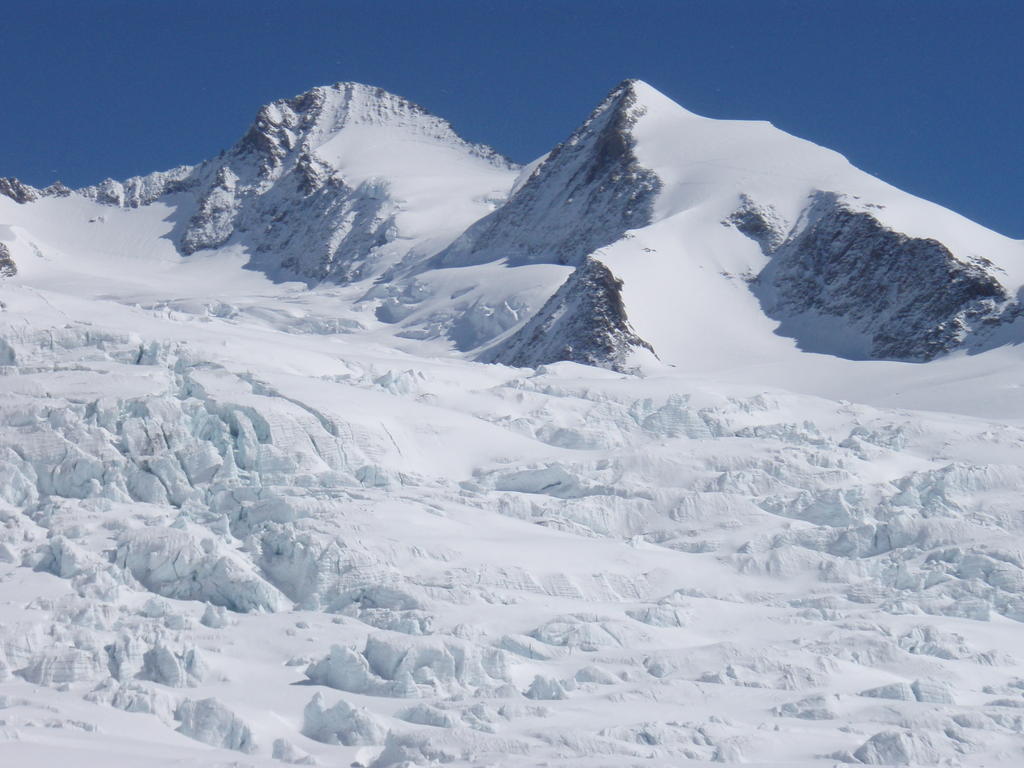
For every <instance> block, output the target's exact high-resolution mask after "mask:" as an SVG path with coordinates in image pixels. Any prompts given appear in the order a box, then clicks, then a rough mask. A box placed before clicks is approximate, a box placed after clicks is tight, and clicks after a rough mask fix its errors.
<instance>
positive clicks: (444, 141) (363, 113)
mask: <svg viewBox="0 0 1024 768" xmlns="http://www.w3.org/2000/svg"><path fill="white" fill-rule="evenodd" d="M365 128H373V129H374V133H373V136H374V142H373V144H384V145H388V144H390V143H392V142H394V141H396V140H401V139H402V138H405V139H407V140H408V139H412V140H416V141H419V142H423V143H429V142H436V143H438V144H441V145H446V146H449V147H451V148H457V149H459V150H464V151H467V152H469V153H470V154H473V155H475V156H478V157H480V158H486V159H487V160H489V161H491V162H493V163H494V164H495V165H497V166H502V167H505V168H508V167H511V165H512V164H511V163H510V162H509V161H508V160H506V159H505V158H503V157H501V156H500V155H499V154H498V153H496V152H495V151H494V150H493V149H491V148H490V147H486V146H483V145H479V144H471V143H469V142H467V141H465V140H464V139H462V138H461V137H460V136H459V135H458V134H457V133H456V132H455V130H454V129H453V128H452V126H451V124H450V123H448V121H447V120H444V119H442V118H440V117H437V116H436V115H432V114H431V113H430V112H428V111H427V110H426V109H424V108H423V107H421V106H419V105H418V104H414V103H413V102H411V101H409V100H408V99H405V98H403V97H401V96H398V95H396V94H393V93H390V92H388V91H385V90H384V89H382V88H377V87H374V86H370V85H364V84H362V83H353V82H344V83H335V84H334V85H325V86H318V87H316V88H312V89H310V90H308V91H306V92H304V93H301V94H299V95H298V96H294V97H292V98H289V99H279V100H277V101H274V102H272V103H270V104H267V105H266V106H264V107H263V108H262V109H261V110H260V111H259V114H258V115H257V117H256V120H255V122H254V123H253V125H252V127H251V128H250V130H249V132H248V133H247V134H246V137H245V139H243V144H247V145H248V146H251V147H253V148H256V149H263V150H270V151H280V150H284V151H288V150H292V149H297V148H301V149H303V150H305V151H317V150H322V149H323V150H325V151H324V152H323V153H322V156H323V157H324V159H326V160H328V161H329V160H331V159H332V158H333V159H337V155H338V151H339V148H338V146H335V145H337V144H339V143H346V142H347V143H352V139H353V136H352V135H351V134H357V129H365ZM342 134H346V136H345V140H344V141H342V142H339V138H340V136H341V135H342ZM360 149H362V150H366V149H367V147H361V148H360ZM381 154H382V155H384V154H386V150H385V152H382V153H381Z"/></svg>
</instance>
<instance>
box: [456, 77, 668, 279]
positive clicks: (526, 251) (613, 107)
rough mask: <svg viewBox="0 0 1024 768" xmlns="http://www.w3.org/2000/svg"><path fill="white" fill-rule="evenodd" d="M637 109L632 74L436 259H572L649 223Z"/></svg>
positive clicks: (655, 187) (650, 189) (648, 174)
mask: <svg viewBox="0 0 1024 768" xmlns="http://www.w3.org/2000/svg"><path fill="white" fill-rule="evenodd" d="M642 114H643V107H642V106H641V105H639V104H638V100H637V95H636V92H635V90H634V83H633V81H629V80H627V81H625V82H623V83H622V84H620V85H619V86H618V87H617V88H616V89H615V90H613V91H612V92H611V94H609V96H608V97H607V98H606V99H605V100H604V102H602V104H601V105H600V106H599V107H598V108H597V109H596V110H594V112H593V113H592V114H591V115H590V118H589V119H588V120H587V121H586V122H585V123H583V125H581V126H580V127H579V128H578V129H577V130H576V131H575V132H574V133H573V134H572V135H571V136H570V137H569V138H568V139H566V140H565V141H564V142H563V143H561V144H559V145H558V146H557V147H555V149H554V150H552V151H551V153H550V154H549V155H548V156H547V158H545V160H544V161H543V162H542V163H541V164H540V165H539V166H538V167H537V168H536V169H535V170H534V171H533V173H532V175H531V176H530V177H529V178H528V179H527V180H526V182H525V183H523V184H522V185H521V186H520V187H519V189H518V190H516V191H515V193H514V194H513V195H512V197H511V198H510V199H509V201H508V202H507V203H505V205H503V206H502V207H501V208H499V209H498V210H496V211H495V212H494V213H492V214H491V215H490V216H487V217H485V218H483V219H481V220H480V221H478V222H477V223H476V224H474V225H473V226H472V227H470V228H469V229H468V230H467V231H466V233H465V234H464V235H462V237H460V238H459V239H458V240H456V241H455V242H454V243H453V244H452V245H451V246H450V247H449V248H447V249H446V250H444V251H443V252H442V253H440V254H439V255H438V256H437V258H436V263H437V264H438V265H439V266H466V265H468V264H483V263H487V262H490V261H495V260H497V259H507V260H508V264H509V265H510V266H517V265H521V264H539V263H545V264H569V265H572V266H576V265H578V264H580V263H581V262H582V261H583V259H584V258H586V256H587V255H588V254H590V253H593V252H594V251H595V250H596V249H598V248H601V247H603V246H605V245H608V244H610V243H613V242H615V241H616V240H618V239H619V238H621V237H622V235H623V234H624V233H625V232H626V231H627V230H629V229H635V228H637V227H643V226H646V225H647V224H649V223H650V221H651V210H652V206H653V203H654V199H655V197H656V196H657V193H658V191H659V190H660V188H661V181H660V180H659V178H658V176H657V175H656V174H655V173H654V172H653V171H651V170H648V169H646V168H643V167H642V166H641V165H640V164H639V163H638V162H637V159H636V156H635V155H634V154H633V146H634V143H635V142H634V139H633V137H632V135H631V133H630V128H631V127H632V126H633V124H634V123H635V122H636V121H637V119H638V118H639V117H640V116H641V115H642ZM526 222H528V226H524V223H526Z"/></svg>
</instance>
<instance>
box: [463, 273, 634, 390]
mask: <svg viewBox="0 0 1024 768" xmlns="http://www.w3.org/2000/svg"><path fill="white" fill-rule="evenodd" d="M636 349H646V350H648V351H650V352H652V353H653V352H654V349H653V347H651V345H650V344H648V343H647V342H646V341H644V340H643V339H641V338H640V337H639V336H637V335H636V333H635V332H634V331H633V329H632V327H631V326H630V325H629V320H628V318H627V317H626V309H625V306H624V305H623V302H622V281H621V280H619V279H618V278H617V277H615V275H613V274H612V272H611V270H610V269H608V267H606V266H605V265H604V264H602V263H601V262H600V261H598V260H597V259H595V258H593V257H589V258H587V259H586V260H585V261H584V262H583V263H582V264H581V265H580V266H579V267H577V268H576V269H575V270H574V271H573V273H572V274H571V275H569V278H568V279H567V280H566V281H565V283H563V284H562V287H561V288H559V289H558V290H557V291H556V292H555V294H554V295H553V296H552V297H551V298H550V299H548V301H547V303H545V304H544V306H543V307H541V309H540V311H539V312H537V314H536V315H534V317H533V318H531V319H530V321H529V322H528V323H527V324H526V325H524V326H523V327H522V328H521V329H520V330H519V331H517V332H516V333H515V334H513V335H512V336H510V337H509V338H508V339H506V340H505V341H503V342H501V343H500V344H499V345H498V346H497V347H494V348H492V349H490V350H488V351H487V352H485V353H484V354H482V355H481V356H480V357H479V358H478V359H479V360H480V361H481V362H488V363H503V364H505V365H511V366H519V367H536V366H538V365H544V364H546V363H556V362H560V361H563V360H565V361H571V362H574V363H582V364H584V365H596V366H599V367H601V368H610V369H612V370H616V371H624V370H625V369H626V361H627V358H628V356H629V354H630V353H631V352H633V351H634V350H636Z"/></svg>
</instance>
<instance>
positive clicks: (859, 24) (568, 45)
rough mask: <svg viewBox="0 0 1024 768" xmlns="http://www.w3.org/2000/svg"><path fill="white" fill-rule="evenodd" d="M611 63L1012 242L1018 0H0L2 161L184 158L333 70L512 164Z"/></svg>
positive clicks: (33, 172)
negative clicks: (763, 124) (759, 124)
mask: <svg viewBox="0 0 1024 768" xmlns="http://www.w3.org/2000/svg"><path fill="white" fill-rule="evenodd" d="M625 77H639V78H641V79H644V80H646V81H648V82H649V83H651V84H652V85H654V86H655V87H657V88H659V89H660V90H662V91H663V92H664V93H666V94H667V95H669V96H670V97H672V98H673V99H675V100H676V101H678V102H679V103H681V104H682V105H683V106H685V107H687V108H688V109H691V110H693V111H695V112H698V113H700V114H705V115H709V116H712V117H729V118H750V119H763V120H770V121H771V122H773V123H774V124H775V125H777V126H779V127H780V128H783V129H785V130H787V131H789V132H791V133H794V134H796V135H798V136H802V137H804V138H808V139H811V140H812V141H816V142H818V143H819V144H824V145H826V146H829V147H831V148H833V149H836V150H838V151H840V152H842V153H843V154H845V155H846V156H847V157H849V158H850V159H851V161H853V163H854V164H856V165H858V166H860V167H861V168H863V169H865V170H867V171H870V172H871V173H874V174H875V175H877V176H880V177H882V178H883V179H885V180H886V181H889V182H891V183H893V184H896V185H897V186H900V187H903V188H904V189H907V190H908V191H911V192H913V193H915V194H918V195H921V196H922V197H927V198H930V199H932V200H935V201H936V202H939V203H942V204H943V205H947V206H949V207H951V208H953V209H955V210H957V211H959V212H961V213H963V214H965V215H967V216H969V217H971V218H973V219H976V220H978V221H980V222H982V223H983V224H986V225H988V226H990V227H992V228H994V229H996V230H999V231H1001V232H1003V233H1005V234H1008V235H1011V236H1014V237H1024V140H1022V135H1024V131H1022V127H1024V2H1021V0H962V1H957V2H953V1H951V0H897V1H888V2H882V1H881V0H843V1H842V2H840V1H839V0H758V1H756V2H755V1H754V0H749V1H748V0H744V1H742V2H741V1H739V0H705V1H703V2H685V1H684V0H677V1H675V2H669V0H631V1H630V2H626V1H622V0H575V1H573V2H569V1H567V0H547V1H546V2H536V1H534V0H518V1H517V0H475V1H474V2H468V1H465V2H460V1H455V0H433V1H431V2H427V1H426V0H423V1H421V2H413V1H412V0H386V1H380V2H376V1H373V0H367V1H366V2H325V1H322V0H321V1H319V2H314V1H313V0H290V1H289V0H277V1H276V2H265V1H264V0H245V1H244V2H241V1H237V0H220V1H217V0H202V1H199V0H174V1H173V2H171V1H170V0H133V1H131V2H129V1H127V0H31V2H24V1H23V0H0V175H13V176H18V177H20V178H22V179H23V180H25V181H27V182H29V183H31V184H35V185H37V186H43V185H46V184H49V183H50V182H52V181H54V180H55V179H57V178H60V179H62V180H63V181H64V182H65V183H67V184H69V185H72V186H78V185H84V184H89V183H93V182H96V181H99V180H100V179H102V178H104V177H107V176H113V177H125V176H129V175H133V174H137V173H145V172H148V171H151V170H157V169H163V168H167V167H171V166H174V165H178V164H181V163H190V162H197V161H199V160H202V159H204V158H206V157H208V156H211V155H213V154H215V153H216V152H217V151H219V150H220V149H221V148H225V147H228V146H230V145H231V144H232V143H233V142H234V141H235V140H236V139H237V138H238V137H239V136H240V135H241V134H242V133H243V132H244V130H245V128H246V127H247V125H248V123H249V122H250V121H251V119H252V118H253V116H254V115H255V113H256V110H257V109H258V108H259V106H260V105H261V104H264V103H266V102H268V101H272V100H273V99H276V98H281V97H285V96H291V95H294V94H296V93H299V92H301V91H304V90H307V89H308V88H310V87H312V86H314V85H320V84H325V83H331V82H335V81H338V80H357V81H361V82H366V83H371V84H374V85H379V86H382V87H384V88H386V89H388V90H391V91H394V92H396V93H399V94H401V95H403V96H406V97H407V98H410V99H412V100H413V101H416V102H418V103H420V104H422V105H423V106H425V107H427V108H428V109H430V110H431V111H432V112H435V113H437V114H439V115H441V116H443V117H446V118H447V119H449V120H450V121H451V122H452V123H453V124H454V125H455V127H456V129H457V130H459V131H460V133H462V134H463V135H464V136H465V137H467V138H469V139H472V140H476V141H483V142H486V143H488V144H490V145H492V146H494V147H495V148H496V149H498V150H499V151H501V152H504V153H505V154H507V155H509V156H510V157H512V158H513V159H515V160H518V161H521V162H522V161H527V160H529V159H532V158H533V157H535V156H537V155H539V154H541V153H542V152H545V151H547V150H548V149H549V148H550V147H551V146H552V145H553V144H555V143H556V142H558V141H560V140H561V139H563V138H564V137H565V136H566V135H567V134H568V133H569V132H570V131H571V130H572V129H573V128H574V127H575V126H576V125H577V124H578V123H579V122H580V121H581V120H582V119H583V118H585V117H586V115H587V114H588V112H589V111H590V110H591V109H592V108H593V107H594V106H595V105H596V104H597V103H598V102H599V101H600V99H601V98H602V97H603V96H604V95H605V93H606V92H607V91H609V90H610V89H611V88H612V87H613V86H614V85H615V84H616V83H617V82H618V81H619V80H622V79H623V78H625Z"/></svg>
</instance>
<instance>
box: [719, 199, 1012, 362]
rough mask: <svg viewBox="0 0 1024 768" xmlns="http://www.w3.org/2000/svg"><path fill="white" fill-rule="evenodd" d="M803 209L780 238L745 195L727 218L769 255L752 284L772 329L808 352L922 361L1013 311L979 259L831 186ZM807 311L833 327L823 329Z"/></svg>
mask: <svg viewBox="0 0 1024 768" xmlns="http://www.w3.org/2000/svg"><path fill="white" fill-rule="evenodd" d="M804 215H805V221H806V223H805V224H804V225H803V226H802V227H800V228H798V229H797V230H796V231H795V232H794V233H792V234H790V235H789V236H788V237H786V238H785V239H783V240H782V241H781V242H780V238H779V230H778V225H779V223H778V221H777V220H772V218H771V212H770V211H768V210H767V209H759V208H757V206H756V205H755V204H753V202H752V201H749V200H745V201H744V203H743V205H742V206H741V208H740V209H739V210H738V211H737V213H736V214H734V215H733V217H732V219H731V223H733V224H734V225H735V226H736V227H737V229H739V230H740V231H741V232H743V233H744V234H746V235H748V236H749V237H752V238H753V239H755V240H757V241H758V242H759V243H760V244H761V246H762V248H763V249H764V250H765V252H766V253H767V254H768V255H770V256H771V261H770V262H769V264H768V266H766V267H765V269H764V270H762V272H761V273H760V275H758V277H757V279H756V280H755V281H754V284H753V288H754V291H755V293H756V294H757V296H758V297H759V299H760V300H761V303H762V306H763V308H764V310H765V312H766V314H768V315H769V316H770V317H772V318H774V319H776V320H779V321H780V322H781V325H780V328H779V331H778V332H779V333H780V334H782V335H787V336H792V337H793V338H795V339H796V340H797V342H798V343H800V345H801V347H802V348H804V349H806V350H808V351H812V352H825V353H830V354H839V355H841V356H845V357H854V358H857V357H871V358H879V359H895V360H912V361H924V360H931V359H932V358H934V357H936V356H937V355H940V354H943V353H945V352H949V351H951V350H952V349H955V348H957V347H958V346H960V345H962V344H963V343H964V342H965V340H967V339H968V338H969V337H970V336H971V335H972V334H976V333H977V332H979V331H984V330H985V329H986V328H988V327H991V326H993V325H995V324H998V323H1001V322H1004V321H1006V320H1009V319H1012V318H1013V317H1016V316H1017V315H1018V314H1019V307H1017V306H1016V305H1015V304H1013V303H1012V302H1011V301H1010V298H1011V297H1010V296H1009V295H1008V294H1007V293H1006V291H1005V289H1004V288H1003V287H1002V285H1001V284H1000V283H999V281H998V280H996V278H995V277H994V276H993V275H992V272H991V269H992V268H991V265H990V264H989V263H988V262H986V261H984V260H983V259H975V260H973V261H971V262H966V261H963V260H961V259H958V258H956V257H955V256H954V255H953V254H952V253H951V252H950V250H949V249H948V248H947V247H946V246H945V245H943V244H942V243H940V242H938V241H937V240H933V239H928V238H916V237H909V236H907V235H905V234H902V233H900V232H896V231H894V230H892V229H889V228H887V227H885V226H884V225H882V224H881V223H880V222H879V221H878V220H877V219H876V218H875V217H874V216H872V215H871V214H870V213H869V212H867V211H863V210H856V209H854V208H852V207H850V206H849V205H847V204H845V203H844V202H843V200H842V199H841V198H840V197H839V196H838V195H836V194H833V193H819V194H818V195H817V197H816V199H815V200H814V202H813V203H812V205H811V206H810V207H809V209H808V210H807V211H806V213H805V214H804ZM816 318H832V319H834V321H835V322H836V323H838V325H837V326H836V327H835V328H833V329H832V331H833V332H830V333H828V334H825V335H824V336H822V335H821V334H819V333H817V332H816V330H815V327H816V325H818V324H819V322H818V321H816ZM844 336H846V337H850V338H852V339H854V340H853V341H850V340H849V339H846V340H843V339H842V337H844Z"/></svg>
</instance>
